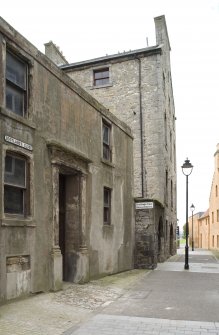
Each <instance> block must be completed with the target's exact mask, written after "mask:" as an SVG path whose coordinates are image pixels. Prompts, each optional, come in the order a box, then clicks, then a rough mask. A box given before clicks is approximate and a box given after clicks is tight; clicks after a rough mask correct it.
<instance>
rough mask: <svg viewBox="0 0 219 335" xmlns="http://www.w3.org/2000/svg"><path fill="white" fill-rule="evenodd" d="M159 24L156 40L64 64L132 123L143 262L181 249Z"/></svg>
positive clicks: (164, 36)
mask: <svg viewBox="0 0 219 335" xmlns="http://www.w3.org/2000/svg"><path fill="white" fill-rule="evenodd" d="M155 28H156V42H157V45H155V46H152V47H147V48H143V49H140V50H133V51H129V52H124V53H118V54H115V55H110V56H105V57H100V58H96V59H91V60H87V61H82V62H78V63H72V64H66V61H65V60H63V65H62V66H60V68H61V69H62V70H63V72H65V73H66V74H68V75H69V77H71V78H73V79H74V80H75V81H76V82H77V83H78V84H79V85H81V86H82V87H83V88H84V89H86V91H87V92H89V93H90V94H91V95H92V96H94V97H95V98H96V99H97V100H98V101H100V102H101V103H103V104H104V105H105V106H106V107H107V108H108V109H109V111H110V112H112V113H113V114H114V115H116V116H117V117H118V118H119V119H121V120H123V121H125V122H126V123H127V124H128V125H129V126H130V127H131V129H132V132H133V135H134V156H133V157H134V196H135V206H136V211H135V236H136V240H135V266H136V267H139V268H145V267H146V268H147V267H155V266H156V264H157V262H158V261H164V260H165V259H166V258H167V257H169V256H170V255H172V254H174V253H175V252H176V222H177V214H176V195H177V194H176V193H177V192H176V144H175V109H174V99H173V90H172V79H171V66H170V43H169V37H168V32H167V27H166V22H165V17H164V16H160V17H156V18H155ZM54 49H55V46H54V48H53V49H51V44H49V47H48V45H46V48H45V53H46V55H47V56H48V57H50V58H52V59H53V61H54V62H56V57H54V55H55V52H54ZM60 61H61V60H60V59H59V61H58V63H59V65H60Z"/></svg>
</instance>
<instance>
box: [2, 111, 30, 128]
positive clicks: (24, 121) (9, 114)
mask: <svg viewBox="0 0 219 335" xmlns="http://www.w3.org/2000/svg"><path fill="white" fill-rule="evenodd" d="M0 114H2V115H4V116H7V117H8V118H10V119H12V120H15V121H17V122H19V123H22V124H24V125H25V126H28V127H30V128H33V129H36V126H35V125H34V124H33V122H32V121H30V120H28V119H27V118H26V117H23V116H20V115H17V114H15V113H13V112H11V111H9V110H8V109H5V108H3V107H0Z"/></svg>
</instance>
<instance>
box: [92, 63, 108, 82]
mask: <svg viewBox="0 0 219 335" xmlns="http://www.w3.org/2000/svg"><path fill="white" fill-rule="evenodd" d="M93 74H94V86H102V85H107V84H109V68H108V67H106V68H104V69H99V70H94V72H93Z"/></svg>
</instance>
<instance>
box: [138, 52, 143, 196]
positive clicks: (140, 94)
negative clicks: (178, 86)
mask: <svg viewBox="0 0 219 335" xmlns="http://www.w3.org/2000/svg"><path fill="white" fill-rule="evenodd" d="M137 60H138V71H139V72H138V78H139V79H138V87H139V110H140V137H141V196H142V198H144V139H143V113H142V92H141V90H142V86H141V59H140V58H138V57H137Z"/></svg>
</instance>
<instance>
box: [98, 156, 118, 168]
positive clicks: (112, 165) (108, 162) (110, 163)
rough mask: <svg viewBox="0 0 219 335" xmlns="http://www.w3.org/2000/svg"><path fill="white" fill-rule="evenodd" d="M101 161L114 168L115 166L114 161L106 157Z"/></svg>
mask: <svg viewBox="0 0 219 335" xmlns="http://www.w3.org/2000/svg"><path fill="white" fill-rule="evenodd" d="M101 162H102V163H103V164H105V165H108V166H110V167H112V168H114V167H115V164H113V163H112V162H110V161H107V160H106V159H104V158H102V159H101Z"/></svg>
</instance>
